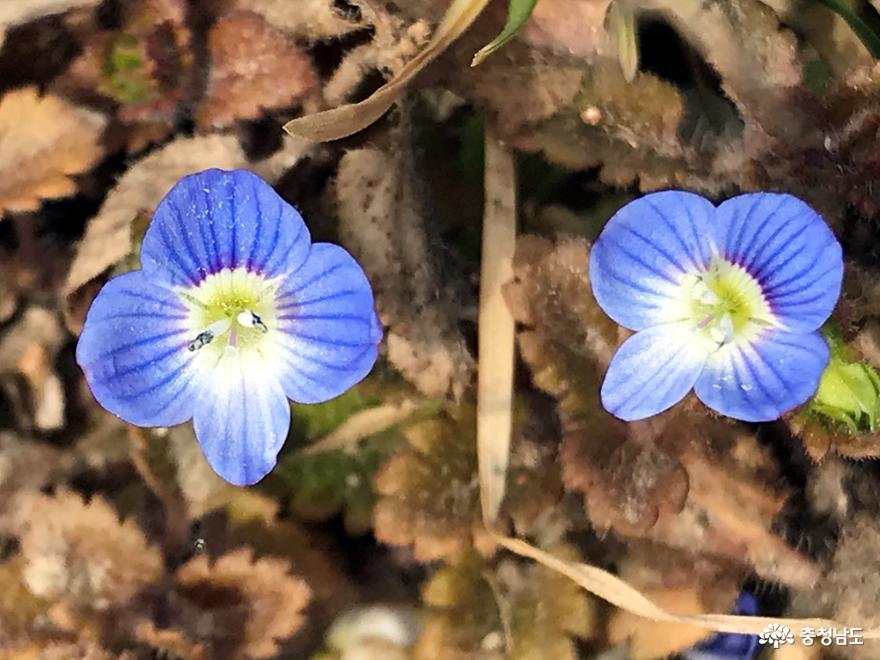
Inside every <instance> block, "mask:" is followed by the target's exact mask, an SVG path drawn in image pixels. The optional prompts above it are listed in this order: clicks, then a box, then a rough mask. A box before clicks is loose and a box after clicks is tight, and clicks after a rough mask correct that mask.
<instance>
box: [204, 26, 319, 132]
mask: <svg viewBox="0 0 880 660" xmlns="http://www.w3.org/2000/svg"><path fill="white" fill-rule="evenodd" d="M208 51H209V54H210V58H211V71H210V75H209V78H208V89H207V92H206V95H205V97H204V98H203V99H202V101H201V102H200V103H199V106H198V108H197V110H196V120H197V122H198V123H199V125H200V126H201V127H203V128H211V127H214V128H216V127H224V126H229V125H231V124H232V123H234V122H235V121H236V120H239V119H256V118H258V117H259V116H260V115H261V114H262V112H263V110H266V109H274V108H285V107H289V106H293V105H295V104H296V103H298V102H300V101H301V100H302V99H303V98H304V97H305V96H307V95H310V94H312V93H313V92H315V90H316V88H317V83H318V77H317V73H316V72H315V69H314V66H313V65H312V62H311V60H310V59H309V56H308V54H307V53H305V52H304V51H303V50H301V49H300V48H299V47H297V46H296V44H294V43H293V42H291V41H290V40H288V38H287V36H286V35H285V33H284V32H282V31H281V30H279V29H278V28H276V27H274V26H272V25H271V24H270V23H268V22H266V21H265V20H264V19H263V18H262V17H261V16H259V15H258V14H255V13H253V12H245V11H239V12H233V13H231V14H226V15H225V16H223V17H221V18H220V20H218V21H217V23H216V24H215V25H214V27H212V28H211V31H210V32H209V33H208Z"/></svg>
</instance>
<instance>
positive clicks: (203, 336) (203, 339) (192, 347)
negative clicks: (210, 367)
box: [186, 319, 230, 352]
mask: <svg viewBox="0 0 880 660" xmlns="http://www.w3.org/2000/svg"><path fill="white" fill-rule="evenodd" d="M229 325H230V323H229V319H220V320H219V321H214V322H213V323H212V324H211V325H209V326H208V327H207V328H205V329H204V330H202V331H201V332H200V333H199V334H197V335H196V338H195V339H193V340H192V341H191V342H190V343H189V344H187V346H186V347H187V348H188V349H189V351H190V352H194V351H197V350H199V349H200V348H204V347H205V346H207V345H208V344H210V343H211V342H212V341H214V339H215V338H217V337H219V336H220V335H222V334H224V333H225V332H226V331H227V330H229Z"/></svg>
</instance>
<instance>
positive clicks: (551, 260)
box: [504, 236, 688, 532]
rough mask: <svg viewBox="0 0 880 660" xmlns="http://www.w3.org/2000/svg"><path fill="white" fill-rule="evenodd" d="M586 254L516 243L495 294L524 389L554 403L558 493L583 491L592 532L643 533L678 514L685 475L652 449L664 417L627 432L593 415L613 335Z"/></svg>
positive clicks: (583, 248)
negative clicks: (515, 346) (525, 370)
mask: <svg viewBox="0 0 880 660" xmlns="http://www.w3.org/2000/svg"><path fill="white" fill-rule="evenodd" d="M588 249H589V246H588V244H587V243H586V242H585V241H582V240H567V241H562V242H560V243H559V244H557V245H554V244H553V243H551V242H550V241H548V240H547V239H543V238H537V237H534V236H524V237H521V238H520V239H519V242H518V244H517V251H516V255H515V257H514V277H515V279H514V281H513V282H511V283H509V284H507V285H506V286H505V289H504V295H505V299H506V300H507V303H508V306H509V307H510V309H511V312H512V313H513V316H514V318H515V319H516V320H517V321H519V322H521V323H523V324H524V325H525V326H526V329H524V330H522V331H521V332H520V333H519V336H518V343H519V347H520V351H521V353H522V356H523V359H524V360H525V362H526V364H528V365H529V368H530V369H531V371H532V378H533V381H534V383H535V384H536V385H537V386H538V387H540V388H541V389H543V390H544V391H546V392H547V393H548V394H550V395H552V396H553V397H555V398H556V399H557V400H558V401H559V405H558V410H559V414H560V417H561V418H562V421H563V431H564V432H563V436H564V441H563V445H562V449H561V453H560V459H561V463H562V478H563V482H564V483H565V487H566V489H567V490H569V491H574V492H580V493H584V495H585V505H586V507H587V511H588V513H589V515H590V519H591V520H592V522H593V524H594V525H595V526H596V527H597V528H598V529H602V530H607V529H608V528H615V529H619V530H621V531H623V530H627V531H630V532H635V531H636V530H641V531H642V532H644V531H646V530H647V529H649V528H650V527H651V526H652V525H653V524H654V523H655V522H656V520H657V518H658V517H659V515H660V513H661V512H663V511H672V512H674V511H678V510H680V509H681V506H682V505H683V503H684V499H685V497H686V495H687V487H688V482H687V474H686V473H685V471H684V469H683V467H682V466H681V464H680V463H679V461H678V460H677V458H676V457H675V456H672V455H669V454H668V453H667V452H666V451H665V450H664V449H663V448H661V447H657V446H656V445H655V444H654V443H653V439H654V437H655V436H656V434H657V430H658V428H660V425H661V424H662V423H663V420H665V419H666V418H667V417H661V418H659V419H658V420H655V421H653V422H646V423H641V424H634V425H627V424H625V423H623V422H621V421H620V420H618V419H616V418H614V417H613V416H612V415H610V414H608V413H606V412H605V411H604V409H603V408H602V405H601V403H600V401H599V383H600V378H601V374H602V372H603V371H604V369H605V367H607V365H608V363H609V362H610V361H611V356H612V355H613V353H614V350H615V348H616V346H617V341H618V329H617V325H616V324H615V323H613V322H612V321H611V320H610V319H608V317H606V316H605V313H604V312H603V311H602V310H601V309H600V308H599V306H598V304H597V303H596V301H595V298H594V297H593V293H592V290H591V288H590V283H589V279H588V261H589V260H588Z"/></svg>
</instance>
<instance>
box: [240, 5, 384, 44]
mask: <svg viewBox="0 0 880 660" xmlns="http://www.w3.org/2000/svg"><path fill="white" fill-rule="evenodd" d="M346 4H348V5H349V6H351V7H353V9H352V11H348V12H346V11H342V10H340V9H339V6H338V5H337V4H336V3H334V2H333V1H332V0H298V1H297V2H296V3H295V4H294V3H291V2H288V1H287V0H233V5H232V6H233V7H234V8H235V9H242V10H246V11H252V12H254V13H257V14H259V15H261V16H262V17H263V18H265V19H266V21H267V22H269V23H270V24H271V25H274V26H275V27H277V28H279V29H281V30H284V31H285V32H287V33H288V34H290V35H291V36H293V37H295V38H297V39H309V40H315V41H321V40H327V39H332V38H334V37H339V36H341V35H343V34H346V33H348V32H352V31H353V30H359V29H363V28H366V27H369V26H370V25H372V24H373V23H374V22H375V13H374V12H373V10H372V8H371V5H370V4H369V3H367V2H361V0H353V1H352V0H349V2H347V3H346Z"/></svg>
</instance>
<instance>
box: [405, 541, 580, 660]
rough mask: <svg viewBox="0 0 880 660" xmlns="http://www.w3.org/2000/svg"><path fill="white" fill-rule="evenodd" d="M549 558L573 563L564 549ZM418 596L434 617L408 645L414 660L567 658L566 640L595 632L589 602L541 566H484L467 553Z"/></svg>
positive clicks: (570, 650)
mask: <svg viewBox="0 0 880 660" xmlns="http://www.w3.org/2000/svg"><path fill="white" fill-rule="evenodd" d="M551 552H553V553H554V554H556V555H558V556H560V557H562V558H565V559H567V560H572V561H577V560H578V559H579V556H578V553H577V552H576V551H575V550H574V549H573V548H572V547H570V546H557V547H555V548H553V549H552V550H551ZM422 597H423V600H424V601H425V604H427V605H429V606H430V607H431V608H433V609H434V613H433V614H431V615H430V616H429V617H428V619H427V621H426V622H425V625H424V629H423V631H422V634H421V636H420V638H419V640H418V642H417V643H416V647H415V657H416V658H418V659H422V658H424V659H426V660H427V659H428V658H449V659H450V660H458V659H462V660H464V659H465V658H480V659H484V660H490V659H493V660H494V659H496V658H498V659H500V658H511V659H513V660H543V659H546V660H550V659H551V658H552V659H554V660H555V659H557V658H558V659H560V660H564V659H569V658H570V659H571V660H574V659H575V658H576V657H577V654H576V651H575V647H574V643H573V639H574V638H589V637H592V636H594V635H595V634H596V630H595V628H596V625H597V620H596V616H597V612H596V607H595V602H594V601H592V600H590V598H589V597H588V596H587V595H586V594H585V593H584V592H583V591H582V590H580V589H579V588H578V587H577V586H576V585H575V584H574V583H572V582H571V581H569V580H567V579H566V578H565V577H563V576H561V575H559V574H557V573H554V572H553V571H550V570H548V569H547V568H544V567H543V566H538V565H529V566H526V565H523V564H520V563H518V562H515V561H513V560H509V559H503V560H500V561H499V562H497V563H495V564H494V565H493V564H487V563H486V562H485V560H484V559H482V558H480V557H479V556H478V555H476V554H473V553H469V554H466V555H464V556H462V557H461V558H459V559H458V560H456V561H455V562H454V563H452V564H450V565H448V566H445V567H443V568H441V569H440V570H439V571H438V572H437V573H436V574H435V575H434V576H433V577H432V578H431V579H430V580H429V581H428V583H427V584H426V585H425V587H424V589H423V594H422Z"/></svg>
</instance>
